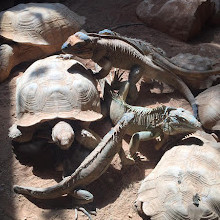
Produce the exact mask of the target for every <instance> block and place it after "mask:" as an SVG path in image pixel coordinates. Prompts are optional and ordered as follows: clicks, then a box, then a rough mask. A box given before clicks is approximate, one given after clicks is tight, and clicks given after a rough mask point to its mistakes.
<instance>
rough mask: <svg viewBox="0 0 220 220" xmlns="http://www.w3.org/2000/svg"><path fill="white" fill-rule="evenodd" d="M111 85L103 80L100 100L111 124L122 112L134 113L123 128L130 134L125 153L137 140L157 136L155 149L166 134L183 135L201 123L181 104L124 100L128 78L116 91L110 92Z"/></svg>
mask: <svg viewBox="0 0 220 220" xmlns="http://www.w3.org/2000/svg"><path fill="white" fill-rule="evenodd" d="M111 89H112V87H110V85H109V84H107V83H106V85H105V92H104V103H105V104H106V106H107V109H106V111H107V112H109V116H110V118H111V120H112V122H113V124H116V123H117V122H118V120H119V119H120V118H121V116H122V115H123V114H124V113H126V112H132V113H134V119H133V120H132V121H131V124H130V125H129V126H128V128H127V130H126V133H127V134H129V135H131V136H132V137H131V140H130V143H129V149H130V155H128V156H129V157H133V156H134V154H135V152H137V151H138V147H139V142H140V141H147V140H150V139H156V138H161V141H160V142H159V143H158V145H156V146H155V148H156V149H157V150H159V149H160V148H161V147H162V145H163V144H164V143H165V141H166V140H167V139H168V137H169V136H170V135H179V134H184V136H185V135H186V134H189V133H193V132H195V131H196V130H198V129H199V128H200V127H201V124H200V122H199V121H198V120H197V119H196V118H195V117H194V116H193V115H192V114H191V113H190V112H189V111H187V110H185V109H183V108H174V107H168V106H164V105H162V106H159V107H155V108H147V107H140V106H132V105H129V104H127V103H126V102H125V100H126V96H127V94H128V90H129V81H126V82H125V84H124V86H122V87H121V89H120V90H119V93H118V94H117V93H114V92H112V91H111ZM131 159H132V158H131Z"/></svg>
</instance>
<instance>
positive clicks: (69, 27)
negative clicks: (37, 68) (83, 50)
mask: <svg viewBox="0 0 220 220" xmlns="http://www.w3.org/2000/svg"><path fill="white" fill-rule="evenodd" d="M0 20H1V24H0V36H1V39H0V41H1V46H0V60H1V62H0V82H2V81H4V80H5V79H6V78H7V77H8V76H9V74H10V71H11V69H12V68H13V67H14V66H16V65H17V64H19V63H22V62H26V61H31V60H36V59H39V58H43V57H46V56H48V55H50V54H53V53H55V52H57V51H60V48H61V45H62V44H63V42H64V41H65V40H66V38H67V37H68V36H69V35H71V34H73V33H75V32H76V31H78V30H80V28H81V25H83V24H84V22H85V18H84V17H82V16H79V15H77V14H76V13H74V12H73V11H71V10H70V9H68V8H67V7H66V6H65V5H63V4H60V3H28V4H19V5H16V6H14V7H12V8H10V9H8V10H6V11H2V12H1V13H0Z"/></svg>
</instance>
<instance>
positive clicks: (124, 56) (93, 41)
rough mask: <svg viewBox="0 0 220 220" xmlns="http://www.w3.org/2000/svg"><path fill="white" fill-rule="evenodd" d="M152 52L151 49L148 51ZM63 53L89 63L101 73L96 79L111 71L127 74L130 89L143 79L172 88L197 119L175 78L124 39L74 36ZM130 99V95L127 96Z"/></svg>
mask: <svg viewBox="0 0 220 220" xmlns="http://www.w3.org/2000/svg"><path fill="white" fill-rule="evenodd" d="M149 48H150V49H152V47H149ZM62 50H63V52H64V53H68V54H74V55H76V56H78V57H80V58H83V59H92V60H93V61H94V62H95V63H97V64H98V65H99V66H101V67H102V69H101V70H100V71H99V72H98V73H96V74H95V77H96V78H97V79H101V78H104V77H106V76H107V75H108V73H109V72H110V70H111V68H112V67H116V68H121V69H126V70H130V74H129V81H130V82H132V83H131V85H135V84H136V82H138V80H139V79H140V78H141V76H143V77H144V78H148V79H149V78H150V79H156V80H158V81H161V82H164V83H166V84H168V85H171V86H173V87H174V88H176V89H177V90H178V91H180V92H181V93H182V94H183V95H184V96H185V97H186V98H187V100H188V101H189V102H190V104H191V106H192V108H193V112H194V115H195V116H197V106H196V103H195V98H194V96H193V94H192V93H191V91H190V90H189V88H188V87H187V86H186V84H185V83H184V82H183V81H182V79H180V78H179V77H178V76H177V75H175V74H173V73H172V72H171V71H169V70H167V69H165V68H164V67H161V66H160V65H159V64H155V63H156V62H153V61H152V56H151V53H149V54H148V55H146V52H144V51H143V49H142V48H140V47H139V46H137V45H136V43H132V42H131V41H130V40H127V39H126V38H121V37H119V36H117V35H114V36H112V35H107V34H106V35H104V34H96V33H88V34H85V33H82V32H77V33H75V34H74V35H72V36H70V37H69V38H68V40H67V41H66V42H65V43H64V44H63V46H62ZM129 95H130V96H131V97H132V93H130V92H129Z"/></svg>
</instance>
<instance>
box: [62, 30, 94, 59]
mask: <svg viewBox="0 0 220 220" xmlns="http://www.w3.org/2000/svg"><path fill="white" fill-rule="evenodd" d="M95 41H96V38H94V37H90V36H88V35H87V34H85V33H83V32H76V33H75V34H74V35H71V36H70V37H69V38H68V39H67V41H66V42H65V43H64V44H63V45H62V47H61V49H62V51H63V52H64V53H68V54H73V55H76V56H78V57H80V58H83V59H91V58H92V55H93V48H94V45H93V43H95Z"/></svg>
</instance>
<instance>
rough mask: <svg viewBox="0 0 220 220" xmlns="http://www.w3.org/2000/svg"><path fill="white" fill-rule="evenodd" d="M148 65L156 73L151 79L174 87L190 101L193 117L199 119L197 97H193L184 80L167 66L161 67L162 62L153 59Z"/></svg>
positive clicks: (148, 61)
mask: <svg viewBox="0 0 220 220" xmlns="http://www.w3.org/2000/svg"><path fill="white" fill-rule="evenodd" d="M147 63H148V65H149V66H151V67H152V71H155V72H154V74H151V78H152V79H156V80H159V81H160V82H164V83H166V84H167V85H170V86H173V87H174V88H175V89H176V90H177V91H179V92H180V93H182V94H183V95H184V96H185V98H186V99H187V100H188V101H189V103H190V105H191V106H192V109H193V115H194V116H195V117H196V118H197V116H198V109H197V105H196V100H195V97H194V96H193V94H192V92H191V91H190V89H189V87H188V86H187V85H186V84H185V83H184V82H183V80H182V79H181V78H180V77H179V76H177V75H176V74H174V73H173V72H172V71H170V70H169V69H168V68H166V66H164V65H161V63H160V62H157V61H154V60H153V61H151V59H148V60H147ZM158 70H159V72H158Z"/></svg>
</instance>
